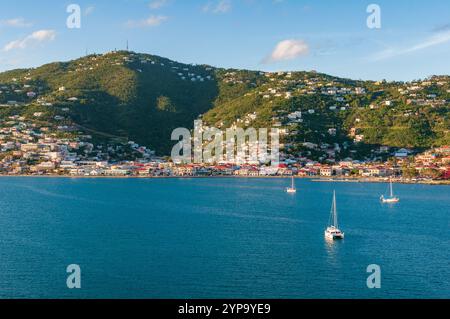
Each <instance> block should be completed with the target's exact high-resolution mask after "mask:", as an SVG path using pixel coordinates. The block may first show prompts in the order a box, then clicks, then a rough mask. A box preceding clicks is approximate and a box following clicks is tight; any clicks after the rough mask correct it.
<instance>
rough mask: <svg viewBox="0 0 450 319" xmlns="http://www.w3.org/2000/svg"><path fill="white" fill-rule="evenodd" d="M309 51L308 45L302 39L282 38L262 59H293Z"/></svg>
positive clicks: (274, 60)
mask: <svg viewBox="0 0 450 319" xmlns="http://www.w3.org/2000/svg"><path fill="white" fill-rule="evenodd" d="M308 53H309V46H308V44H307V43H306V42H305V41H303V40H294V39H291V40H284V41H281V42H279V43H278V44H277V46H276V47H275V49H274V50H273V52H272V54H271V55H270V56H268V57H267V58H266V59H264V61H263V62H264V63H271V62H279V61H286V60H293V59H295V58H298V57H300V56H302V55H307V54H308Z"/></svg>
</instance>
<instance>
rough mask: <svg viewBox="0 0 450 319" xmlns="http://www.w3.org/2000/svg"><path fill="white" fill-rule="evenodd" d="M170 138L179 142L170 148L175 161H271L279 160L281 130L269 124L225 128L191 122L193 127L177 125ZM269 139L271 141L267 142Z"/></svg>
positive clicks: (273, 164)
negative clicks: (260, 126)
mask: <svg viewBox="0 0 450 319" xmlns="http://www.w3.org/2000/svg"><path fill="white" fill-rule="evenodd" d="M171 138H172V141H178V143H177V144H176V145H175V146H174V147H173V149H172V153H171V156H172V160H173V162H174V163H176V164H216V163H222V162H226V163H234V164H237V165H242V164H270V165H272V166H278V165H279V163H280V131H279V129H276V128H272V129H271V130H270V132H269V130H268V129H267V128H260V129H258V130H257V129H255V128H247V129H245V130H244V129H243V128H238V127H231V128H228V129H226V130H225V131H223V130H220V129H218V128H215V127H207V126H203V122H202V121H200V120H199V121H195V122H194V131H193V135H192V136H191V131H190V130H188V129H187V128H177V129H175V130H174V131H173V132H172V136H171ZM269 140H270V145H269Z"/></svg>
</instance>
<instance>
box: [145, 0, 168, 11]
mask: <svg viewBox="0 0 450 319" xmlns="http://www.w3.org/2000/svg"><path fill="white" fill-rule="evenodd" d="M167 3H168V0H153V1H150V3H149V5H148V6H149V7H150V9H152V10H157V9H160V8H162V7H164V6H166V5H167Z"/></svg>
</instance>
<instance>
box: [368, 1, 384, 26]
mask: <svg viewBox="0 0 450 319" xmlns="http://www.w3.org/2000/svg"><path fill="white" fill-rule="evenodd" d="M366 11H367V13H370V15H369V16H368V17H367V21H366V22H367V27H368V28H369V29H381V7H380V6H379V5H378V4H370V5H368V6H367V9H366Z"/></svg>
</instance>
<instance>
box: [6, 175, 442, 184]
mask: <svg viewBox="0 0 450 319" xmlns="http://www.w3.org/2000/svg"><path fill="white" fill-rule="evenodd" d="M5 177H13V178H14V177H15V178H65V179H209V178H217V179H226V178H228V179H230V178H231V179H290V178H291V177H292V176H233V175H231V176H81V175H80V176H71V175H2V174H0V178H5ZM294 178H295V179H308V180H310V181H311V182H314V183H388V182H389V179H388V178H377V177H370V178H368V177H334V178H333V177H320V176H307V177H303V176H294ZM392 182H393V183H395V184H418V185H441V186H443V185H444V186H445V185H449V186H450V180H418V181H413V180H408V179H393V180H392Z"/></svg>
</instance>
